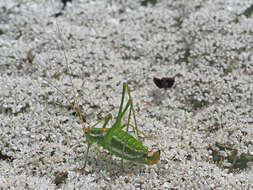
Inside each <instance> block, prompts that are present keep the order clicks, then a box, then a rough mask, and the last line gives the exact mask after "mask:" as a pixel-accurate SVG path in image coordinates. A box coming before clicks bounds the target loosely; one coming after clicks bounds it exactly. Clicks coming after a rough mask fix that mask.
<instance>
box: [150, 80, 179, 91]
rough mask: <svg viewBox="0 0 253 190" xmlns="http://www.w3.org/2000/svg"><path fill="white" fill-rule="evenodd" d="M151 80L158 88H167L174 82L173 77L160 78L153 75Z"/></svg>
mask: <svg viewBox="0 0 253 190" xmlns="http://www.w3.org/2000/svg"><path fill="white" fill-rule="evenodd" d="M153 81H154V83H155V85H156V86H157V87H158V88H165V89H167V88H171V87H172V86H173V84H174V83H175V77H164V78H161V79H159V78H156V77H154V78H153Z"/></svg>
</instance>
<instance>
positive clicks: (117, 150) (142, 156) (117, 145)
mask: <svg viewBox="0 0 253 190" xmlns="http://www.w3.org/2000/svg"><path fill="white" fill-rule="evenodd" d="M85 135H86V138H87V140H88V141H89V142H91V143H97V144H98V145H100V146H102V147H103V148H104V149H106V150H108V151H109V152H110V151H111V152H112V154H113V155H116V156H118V157H120V158H123V159H126V160H129V161H132V162H136V163H140V164H148V165H152V164H155V163H156V162H157V161H158V160H159V158H160V151H158V152H155V153H154V154H153V155H149V152H148V149H147V148H146V147H144V146H143V145H142V144H141V142H140V141H138V140H136V139H135V138H134V137H133V136H132V135H130V134H129V133H127V132H125V131H122V130H117V131H115V132H114V134H113V137H112V140H111V144H108V143H105V141H104V137H105V135H106V128H93V129H92V130H89V132H87V133H86V134H85Z"/></svg>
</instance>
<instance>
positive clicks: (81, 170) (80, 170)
mask: <svg viewBox="0 0 253 190" xmlns="http://www.w3.org/2000/svg"><path fill="white" fill-rule="evenodd" d="M91 144H92V143H90V142H88V147H87V150H86V155H85V161H84V165H83V167H81V168H76V169H75V170H76V171H78V172H83V171H84V169H85V167H86V164H87V161H88V154H89V150H90V146H91Z"/></svg>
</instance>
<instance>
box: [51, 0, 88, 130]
mask: <svg viewBox="0 0 253 190" xmlns="http://www.w3.org/2000/svg"><path fill="white" fill-rule="evenodd" d="M51 4H52V6H53V2H52V0H51ZM55 23H56V27H57V33H58V37H59V39H60V41H61V44H59V43H58V41H57V40H56V43H57V46H58V49H59V50H61V51H62V53H63V57H64V59H65V65H66V67H67V73H68V74H69V75H70V77H69V79H70V84H71V88H72V94H73V96H74V105H73V106H72V109H73V110H74V111H75V112H76V113H77V115H78V116H79V118H80V121H81V124H82V128H83V131H84V132H85V131H86V130H87V128H86V127H85V123H84V120H83V117H82V114H81V110H80V107H79V104H78V100H77V95H76V92H75V90H74V89H75V85H74V83H73V80H72V76H73V75H72V72H71V69H70V67H69V61H68V58H67V53H66V49H65V46H64V43H63V39H62V32H61V30H60V27H59V25H58V22H57V20H55ZM47 82H48V83H49V84H50V85H52V86H53V87H54V88H56V89H57V90H58V91H59V92H60V93H61V94H62V95H63V96H64V97H65V98H66V99H67V101H68V102H69V104H70V105H71V101H70V100H69V98H68V97H67V96H66V95H65V94H64V93H63V92H62V91H61V90H60V89H59V88H57V87H56V86H54V85H53V84H52V83H51V82H49V81H47Z"/></svg>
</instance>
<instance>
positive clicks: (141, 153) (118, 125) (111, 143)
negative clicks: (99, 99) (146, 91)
mask: <svg viewBox="0 0 253 190" xmlns="http://www.w3.org/2000/svg"><path fill="white" fill-rule="evenodd" d="M126 91H127V92H128V97H129V100H128V101H127V103H126V105H125V106H124V107H123V104H124V98H125V94H126ZM128 110H129V115H128V120H127V123H126V124H122V118H123V116H124V115H125V113H126V112H127V111H128ZM78 113H79V116H80V118H81V114H80V111H78ZM131 115H133V118H134V123H135V125H134V126H133V125H131V124H130V119H131ZM111 118H112V115H111V114H108V115H107V116H106V117H104V118H103V119H102V120H100V121H99V122H98V123H100V122H102V121H104V124H103V126H102V128H95V126H96V125H97V124H98V123H96V124H95V125H94V126H92V127H86V126H85V124H84V122H83V121H82V124H83V131H84V135H85V136H86V142H87V144H88V148H87V152H86V156H85V162H84V166H83V167H82V168H81V169H79V170H83V169H84V168H85V166H86V163H87V160H88V153H89V148H90V146H91V145H92V144H94V143H96V144H97V145H98V146H102V147H103V148H104V149H106V150H108V151H109V152H110V174H111V160H112V155H115V156H117V157H120V158H122V167H123V159H125V160H129V161H131V162H134V163H139V164H147V165H153V164H155V163H157V162H158V160H159V159H160V150H158V151H157V152H154V153H151V152H149V151H148V149H147V148H146V147H145V146H144V145H142V143H141V142H140V140H139V139H136V138H135V137H133V136H132V135H131V134H129V133H128V128H129V126H132V127H134V129H135V131H136V133H137V136H139V135H138V129H137V124H136V118H135V113H134V108H133V102H132V98H131V94H130V89H129V87H128V85H127V83H123V91H122V98H121V103H120V108H119V112H118V116H117V119H116V121H115V122H114V123H113V125H112V126H111V128H106V125H107V124H108V122H109V120H110V119H111ZM81 120H82V119H81ZM125 127H126V131H123V128H125Z"/></svg>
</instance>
